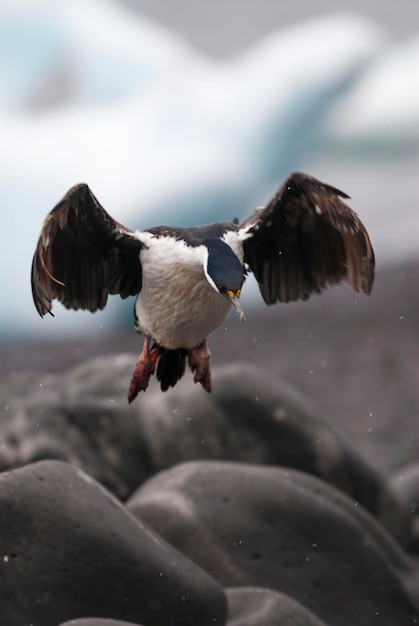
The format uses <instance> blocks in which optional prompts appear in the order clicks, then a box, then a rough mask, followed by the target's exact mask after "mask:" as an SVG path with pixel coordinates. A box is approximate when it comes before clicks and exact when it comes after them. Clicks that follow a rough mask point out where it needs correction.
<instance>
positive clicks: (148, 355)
mask: <svg viewBox="0 0 419 626" xmlns="http://www.w3.org/2000/svg"><path fill="white" fill-rule="evenodd" d="M150 342H151V337H150V336H149V335H146V336H145V339H144V346H143V349H142V351H141V354H140V356H139V357H138V361H137V363H136V365H135V368H134V372H133V374H132V378H131V384H130V386H129V390H128V402H129V403H130V404H131V402H132V401H133V400H134V399H135V398H136V397H137V394H138V393H139V392H140V391H145V390H146V389H147V387H148V383H149V380H150V377H151V376H152V375H153V374H154V371H155V369H156V362H157V359H158V358H159V356H160V354H161V349H160V347H159V346H154V348H152V349H151V350H150Z"/></svg>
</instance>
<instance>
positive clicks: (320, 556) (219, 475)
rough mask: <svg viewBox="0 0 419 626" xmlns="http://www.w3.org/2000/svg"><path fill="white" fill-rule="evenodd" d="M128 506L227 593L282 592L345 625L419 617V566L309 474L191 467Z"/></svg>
mask: <svg viewBox="0 0 419 626" xmlns="http://www.w3.org/2000/svg"><path fill="white" fill-rule="evenodd" d="M127 506H128V509H129V510H130V511H131V512H133V513H134V514H135V516H136V517H137V518H138V519H141V520H145V521H146V522H147V523H148V524H150V526H152V528H154V530H155V531H156V532H157V533H159V534H160V535H162V536H163V537H165V539H166V540H167V541H169V542H170V543H172V544H173V545H174V546H175V547H176V548H178V550H180V551H181V552H183V554H186V555H187V556H188V557H189V558H190V559H192V560H193V561H195V562H196V563H197V564H198V565H200V566H201V567H202V568H204V569H205V570H206V571H207V572H209V573H210V574H211V575H212V576H214V578H216V579H217V580H218V581H219V583H220V584H221V585H222V586H224V587H237V586H252V585H255V586H260V587H263V588H268V589H277V590H278V591H281V592H283V593H286V594H288V595H290V596H291V597H292V598H294V599H296V600H297V601H299V602H301V603H302V604H303V605H305V606H306V607H307V608H308V609H310V610H311V611H313V613H315V614H316V615H317V616H319V617H320V618H321V619H323V620H324V621H325V622H326V623H328V624H339V625H340V626H353V624H357V625H358V626H364V625H365V626H369V625H370V624H371V623H372V622H373V618H374V616H375V615H379V616H380V620H379V621H380V624H382V625H383V626H387V625H388V626H394V625H395V624H409V623H416V622H415V621H414V620H418V619H419V614H418V613H417V611H416V608H415V606H414V603H415V601H414V599H413V597H411V596H410V593H409V589H410V587H413V584H414V582H415V581H414V577H415V574H416V568H415V566H414V565H413V563H412V562H411V561H410V560H409V559H408V558H407V556H406V555H405V554H404V553H403V551H402V550H401V549H400V548H399V546H398V545H397V544H396V543H395V542H394V541H393V540H392V539H391V538H390V536H389V535H388V534H387V533H385V532H384V530H383V529H382V527H381V526H380V525H379V524H378V523H377V522H376V520H374V518H373V517H371V516H370V515H368V514H367V513H366V512H365V511H364V510H363V509H362V507H359V506H356V505H355V504H354V502H353V501H351V500H350V499H349V498H347V496H344V495H343V494H342V493H341V492H339V491H337V490H336V489H334V488H332V487H330V486H329V485H328V484H327V483H324V482H323V481H320V480H318V479H316V478H313V477H312V476H309V475H308V474H304V473H301V472H296V471H293V470H286V469H279V468H272V467H261V466H254V465H250V464H243V463H226V462H210V461H199V462H192V463H186V464H182V465H179V466H177V467H175V468H172V469H171V470H168V471H166V472H161V473H160V474H158V475H157V476H155V477H154V478H153V479H151V480H150V481H148V482H147V483H145V484H144V485H143V486H142V487H140V489H139V490H138V492H137V493H136V494H134V495H133V496H132V498H131V499H130V500H129V501H128V503H127ZM342 607H345V608H344V612H343V611H342Z"/></svg>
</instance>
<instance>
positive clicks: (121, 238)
mask: <svg viewBox="0 0 419 626" xmlns="http://www.w3.org/2000/svg"><path fill="white" fill-rule="evenodd" d="M143 245H144V244H143V243H142V242H141V241H140V240H139V239H138V238H137V237H136V236H135V233H134V232H133V231H131V230H129V229H127V228H125V227H124V226H122V225H121V224H118V222H116V221H115V220H113V219H112V217H111V216H110V215H108V213H106V211H105V209H104V208H103V207H102V206H101V205H100V204H99V202H98V201H97V199H96V198H95V196H94V195H93V194H92V192H91V191H90V189H89V187H88V186H87V185H85V184H80V185H76V186H75V187H72V188H71V189H70V191H68V192H67V193H66V195H65V196H64V198H63V199H62V200H61V201H60V202H59V203H58V204H57V205H56V207H54V209H52V211H51V212H50V213H49V215H48V216H47V218H46V219H45V222H44V225H43V227H42V231H41V234H40V236H39V240H38V244H37V246H36V250H35V254H34V257H33V261H32V276H31V283H32V295H33V299H34V303H35V306H36V308H37V310H38V312H39V314H40V315H42V316H43V315H46V313H51V309H52V300H54V299H56V300H59V301H60V302H62V303H63V304H64V306H66V307H67V308H68V309H87V310H89V311H92V312H93V311H96V310H97V309H103V307H104V306H105V304H106V302H107V299H108V295H109V294H116V293H119V294H120V296H121V297H122V298H126V297H127V296H131V295H135V294H137V293H138V292H139V291H140V289H141V280H142V273H141V264H140V259H139V255H140V250H141V248H142V247H143Z"/></svg>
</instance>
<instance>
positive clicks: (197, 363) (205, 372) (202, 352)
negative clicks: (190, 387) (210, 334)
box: [188, 339, 211, 393]
mask: <svg viewBox="0 0 419 626" xmlns="http://www.w3.org/2000/svg"><path fill="white" fill-rule="evenodd" d="M210 361H211V352H210V351H209V349H208V345H207V341H206V339H204V341H202V342H201V343H200V344H198V345H197V346H195V348H191V349H190V350H188V362H189V367H190V368H191V370H192V371H193V372H194V377H193V379H194V382H195V383H201V385H202V386H203V388H204V389H205V391H208V393H209V392H210V391H211V368H210Z"/></svg>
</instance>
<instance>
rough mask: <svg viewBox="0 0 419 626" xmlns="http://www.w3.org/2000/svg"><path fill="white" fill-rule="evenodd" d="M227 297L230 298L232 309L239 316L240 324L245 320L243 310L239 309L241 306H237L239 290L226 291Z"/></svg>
mask: <svg viewBox="0 0 419 626" xmlns="http://www.w3.org/2000/svg"><path fill="white" fill-rule="evenodd" d="M227 295H228V297H229V298H230V301H231V304H232V305H233V306H234V308H235V309H236V311H237V313H238V314H239V316H240V320H241V321H242V322H245V321H246V318H245V316H244V313H243V309H242V308H241V306H240V304H239V298H240V289H238V290H237V291H227Z"/></svg>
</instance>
